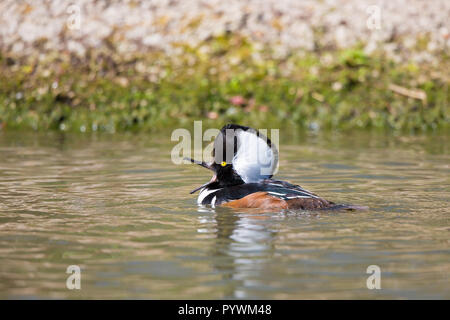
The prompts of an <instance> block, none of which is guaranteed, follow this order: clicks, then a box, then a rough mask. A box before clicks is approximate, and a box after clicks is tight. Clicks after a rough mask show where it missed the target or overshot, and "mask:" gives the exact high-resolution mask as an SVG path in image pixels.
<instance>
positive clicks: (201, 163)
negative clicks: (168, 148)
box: [183, 157, 213, 170]
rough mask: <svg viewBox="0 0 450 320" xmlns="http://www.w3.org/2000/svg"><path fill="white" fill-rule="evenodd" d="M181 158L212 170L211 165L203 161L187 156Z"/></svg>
mask: <svg viewBox="0 0 450 320" xmlns="http://www.w3.org/2000/svg"><path fill="white" fill-rule="evenodd" d="M183 160H186V161H189V162H191V163H195V164H198V165H199V166H201V167H203V168H206V169H209V170H213V168H212V167H211V165H209V164H207V163H206V162H205V161H198V160H195V159H192V158H188V157H184V158H183Z"/></svg>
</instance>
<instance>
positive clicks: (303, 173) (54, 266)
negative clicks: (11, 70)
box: [0, 129, 450, 299]
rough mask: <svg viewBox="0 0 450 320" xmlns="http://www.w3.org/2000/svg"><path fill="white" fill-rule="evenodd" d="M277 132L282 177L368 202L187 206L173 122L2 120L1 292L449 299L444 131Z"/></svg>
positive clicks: (196, 180) (194, 173)
mask: <svg viewBox="0 0 450 320" xmlns="http://www.w3.org/2000/svg"><path fill="white" fill-rule="evenodd" d="M283 134H284V136H286V134H285V133H284V132H283V129H282V130H281V131H280V137H281V142H280V171H279V173H278V178H280V179H284V180H288V181H290V182H293V183H298V184H300V185H302V186H303V187H305V188H307V189H309V190H311V191H313V192H316V193H318V194H319V195H321V196H323V197H325V198H326V199H329V200H332V201H335V202H343V203H353V204H358V205H366V206H369V207H370V210H368V211H361V212H328V213H327V212H320V213H317V212H316V213H314V212H267V213H264V212H245V211H241V212H240V211H233V210H231V209H223V208H222V209H220V208H217V209H215V210H214V209H205V208H204V209H202V208H198V207H197V205H196V195H190V194H189V191H190V190H192V189H193V188H195V187H197V186H199V185H200V184H201V183H204V182H206V181H207V180H208V179H210V173H209V172H207V171H206V170H204V169H202V168H200V167H198V168H197V167H195V166H192V165H182V166H175V165H173V164H172V162H171V161H170V150H171V148H172V147H173V146H174V145H175V143H173V142H171V141H170V132H169V133H167V134H166V133H161V134H156V133H155V134H152V135H150V134H136V135H134V134H114V135H107V134H105V135H99V136H87V135H67V134H66V135H64V134H57V133H52V134H37V133H20V132H2V133H1V132H0V298H26V299H31V298H67V299H72V298H74V299H79V298H88V299H91V298H96V299H104V298H119V299H121V298H146V299H147V298H148V299H160V298H179V299H183V298H188V299H197V298H206V299H209V298H217V299H221V298H255V299H258V298H262V299H304V298H318V299H329V298H337V299H348V298H357V299H367V298H402V299H403V298H409V299H416V298H439V299H441V298H446V299H449V298H450V281H449V273H450V250H449V240H450V237H449V231H450V223H449V222H450V221H449V220H450V215H449V214H450V209H449V199H450V198H449V191H450V178H449V177H450V174H449V173H450V155H449V151H450V150H449V149H450V148H449V145H450V144H449V142H450V139H449V135H448V134H445V133H444V134H434V135H421V136H393V135H388V134H370V133H361V132H356V133H348V134H344V133H337V134H336V133H334V134H318V135H315V134H297V135H296V134H290V135H288V137H285V138H283V137H284V136H283ZM69 265H78V266H80V267H81V289H80V290H68V289H67V288H66V279H67V277H68V276H69V275H68V274H66V268H67V267H68V266H69ZM369 265H378V266H379V267H380V269H381V289H380V290H376V289H374V290H369V289H367V286H366V280H367V278H368V277H369V276H370V275H369V274H367V273H366V269H367V267H368V266H369Z"/></svg>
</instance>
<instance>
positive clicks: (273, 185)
mask: <svg viewBox="0 0 450 320" xmlns="http://www.w3.org/2000/svg"><path fill="white" fill-rule="evenodd" d="M212 197H215V198H212ZM205 200H206V201H205V202H210V203H214V204H215V205H224V206H228V207H234V208H280V209H310V210H312V209H323V208H328V207H330V206H332V205H334V204H333V203H332V202H329V201H327V200H325V199H322V198H320V197H319V196H317V195H315V194H314V193H312V192H309V191H307V190H305V189H303V188H302V187H300V186H297V185H293V184H290V183H288V182H285V181H278V180H271V179H267V180H264V181H262V182H259V183H245V184H241V185H237V186H232V187H227V188H224V189H221V190H218V191H217V192H215V193H214V195H211V199H205Z"/></svg>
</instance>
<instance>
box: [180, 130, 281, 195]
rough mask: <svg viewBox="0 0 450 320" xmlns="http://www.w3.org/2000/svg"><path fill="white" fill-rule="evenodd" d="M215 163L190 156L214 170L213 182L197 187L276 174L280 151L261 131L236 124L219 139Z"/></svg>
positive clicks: (221, 186) (239, 181) (214, 186)
mask: <svg viewBox="0 0 450 320" xmlns="http://www.w3.org/2000/svg"><path fill="white" fill-rule="evenodd" d="M212 157H213V161H212V162H211V163H206V162H200V161H195V160H193V159H188V160H190V161H191V162H193V163H196V164H199V165H201V166H202V167H205V168H207V169H209V170H211V171H213V172H214V176H213V177H212V179H211V181H209V182H208V183H206V184H204V185H202V186H200V187H199V188H197V189H195V190H193V191H192V192H191V193H194V192H196V191H198V190H200V189H202V188H209V189H218V188H223V187H229V186H234V185H239V184H243V183H251V182H258V181H260V180H263V179H267V178H270V177H272V175H273V173H274V171H275V169H276V167H277V164H278V151H277V149H276V148H275V146H274V145H272V142H271V141H270V140H269V139H268V138H267V137H266V136H264V135H262V134H261V133H259V131H257V130H255V129H252V128H250V127H244V126H240V125H236V124H227V125H226V126H224V127H223V128H222V129H221V130H220V132H219V134H218V135H217V137H216V139H215V140H214V148H213V151H212Z"/></svg>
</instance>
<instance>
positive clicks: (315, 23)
mask: <svg viewBox="0 0 450 320" xmlns="http://www.w3.org/2000/svg"><path fill="white" fill-rule="evenodd" d="M449 17H450V2H449V1H446V0H433V1H426V0H412V1H406V0H396V1H390V0H377V1H366V0H364V1H361V0H358V1H356V0H347V1H343V0H324V1H315V0H305V1H296V0H266V1H261V0H246V1H241V0H229V1H225V2H224V1H219V0H217V1H216V0H210V1H200V0H186V1H178V0H158V1H154V0H148V1H137V0H130V1H125V0H124V1H89V0H79V1H66V0H60V1H48V0H34V1H13V0H6V1H2V2H1V3H0V26H1V28H0V127H1V128H3V129H7V128H28V129H30V128H31V129H34V130H48V129H52V130H63V131H78V132H89V131H108V132H115V131H126V130H149V129H152V128H161V127H166V126H168V125H169V126H179V125H186V124H188V123H192V120H193V119H197V120H198V119H203V120H208V121H209V122H208V123H211V125H217V126H221V124H222V123H224V122H229V121H234V122H240V123H242V122H244V123H246V124H252V125H253V126H260V127H262V126H266V127H268V126H270V127H279V126H280V125H281V124H292V125H293V126H294V127H303V128H309V129H312V130H319V129H322V128H357V127H359V128H382V129H394V130H409V131H411V130H412V131H423V130H430V129H431V130H434V129H439V128H443V127H448V123H449V112H448V109H449V108H448V103H449V95H448V86H449V74H450V73H449V70H450V61H449V47H450V33H449V32H450V25H449V24H450V23H449Z"/></svg>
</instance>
